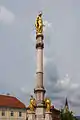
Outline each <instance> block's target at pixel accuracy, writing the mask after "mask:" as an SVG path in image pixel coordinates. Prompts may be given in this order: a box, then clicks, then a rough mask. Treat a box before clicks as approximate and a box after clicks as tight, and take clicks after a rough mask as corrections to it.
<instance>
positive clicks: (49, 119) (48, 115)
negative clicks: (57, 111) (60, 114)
mask: <svg viewBox="0 0 80 120" xmlns="http://www.w3.org/2000/svg"><path fill="white" fill-rule="evenodd" d="M45 120H52V112H45Z"/></svg>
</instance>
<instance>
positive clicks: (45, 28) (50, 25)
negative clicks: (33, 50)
mask: <svg viewBox="0 0 80 120" xmlns="http://www.w3.org/2000/svg"><path fill="white" fill-rule="evenodd" d="M43 24H44V25H45V26H44V28H43V30H44V32H45V31H46V30H47V29H48V28H51V27H52V23H49V22H48V21H47V20H45V21H43Z"/></svg>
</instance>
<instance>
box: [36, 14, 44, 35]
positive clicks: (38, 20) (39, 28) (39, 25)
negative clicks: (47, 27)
mask: <svg viewBox="0 0 80 120" xmlns="http://www.w3.org/2000/svg"><path fill="white" fill-rule="evenodd" d="M43 26H44V25H43V20H42V13H41V12H40V13H39V14H38V16H37V18H36V22H35V27H36V34H42V32H43Z"/></svg>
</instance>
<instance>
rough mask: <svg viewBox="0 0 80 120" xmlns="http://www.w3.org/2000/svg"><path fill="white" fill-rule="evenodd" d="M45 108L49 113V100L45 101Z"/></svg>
mask: <svg viewBox="0 0 80 120" xmlns="http://www.w3.org/2000/svg"><path fill="white" fill-rule="evenodd" d="M45 106H46V111H47V112H50V109H51V100H50V99H49V98H46V99H45Z"/></svg>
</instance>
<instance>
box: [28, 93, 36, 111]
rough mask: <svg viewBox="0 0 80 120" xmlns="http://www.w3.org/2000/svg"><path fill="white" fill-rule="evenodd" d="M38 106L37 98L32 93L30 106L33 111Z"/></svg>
mask: <svg viewBox="0 0 80 120" xmlns="http://www.w3.org/2000/svg"><path fill="white" fill-rule="evenodd" d="M35 107H36V100H35V98H33V96H32V95H31V99H30V105H29V108H30V110H31V111H34V110H35Z"/></svg>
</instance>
